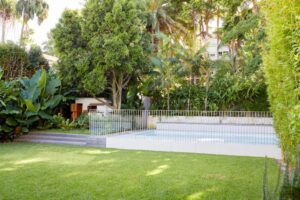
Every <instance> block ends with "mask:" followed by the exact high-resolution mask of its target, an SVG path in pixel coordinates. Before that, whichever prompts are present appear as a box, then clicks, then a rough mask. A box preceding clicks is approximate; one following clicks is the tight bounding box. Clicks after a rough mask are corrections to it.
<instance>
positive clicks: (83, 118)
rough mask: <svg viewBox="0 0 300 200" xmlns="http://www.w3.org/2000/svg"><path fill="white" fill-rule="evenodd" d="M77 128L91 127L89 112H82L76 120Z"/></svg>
mask: <svg viewBox="0 0 300 200" xmlns="http://www.w3.org/2000/svg"><path fill="white" fill-rule="evenodd" d="M75 122H76V126H77V128H81V129H88V128H89V115H88V113H82V114H81V115H80V116H79V117H78V118H77V119H76V120H75Z"/></svg>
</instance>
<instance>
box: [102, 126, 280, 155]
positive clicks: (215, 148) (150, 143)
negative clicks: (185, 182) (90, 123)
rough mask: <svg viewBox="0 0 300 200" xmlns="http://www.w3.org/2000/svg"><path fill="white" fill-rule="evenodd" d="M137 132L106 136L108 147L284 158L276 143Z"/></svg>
mask: <svg viewBox="0 0 300 200" xmlns="http://www.w3.org/2000/svg"><path fill="white" fill-rule="evenodd" d="M137 133H139V132H129V133H125V134H117V135H109V136H106V148H118V149H132V150H151V151H166V152H187V153H203V154H218V155H234V156H252V157H265V156H267V157H269V158H275V159H281V158H282V156H281V150H280V147H279V146H278V145H276V144H238V143H222V142H214V141H199V140H176V139H172V138H168V139H163V140H162V139H160V138H153V137H149V138H147V137H136V134H137Z"/></svg>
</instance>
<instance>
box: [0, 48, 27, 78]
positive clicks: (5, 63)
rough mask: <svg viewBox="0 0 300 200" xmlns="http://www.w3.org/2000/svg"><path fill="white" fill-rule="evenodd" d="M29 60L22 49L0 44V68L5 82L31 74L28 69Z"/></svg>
mask: <svg viewBox="0 0 300 200" xmlns="http://www.w3.org/2000/svg"><path fill="white" fill-rule="evenodd" d="M28 65H29V59H28V55H27V53H26V51H25V49H24V48H22V47H20V46H18V45H16V44H13V43H2V44H0V66H1V67H2V69H3V71H4V73H3V76H2V78H3V79H5V80H9V79H15V78H17V77H20V76H26V75H29V74H31V71H30V70H29V69H28Z"/></svg>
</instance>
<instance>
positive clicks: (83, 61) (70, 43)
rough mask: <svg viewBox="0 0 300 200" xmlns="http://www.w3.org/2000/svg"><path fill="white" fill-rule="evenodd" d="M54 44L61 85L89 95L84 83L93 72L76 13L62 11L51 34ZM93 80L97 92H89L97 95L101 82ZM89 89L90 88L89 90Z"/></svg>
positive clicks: (79, 20)
mask: <svg viewBox="0 0 300 200" xmlns="http://www.w3.org/2000/svg"><path fill="white" fill-rule="evenodd" d="M51 36H52V39H53V40H52V41H53V43H54V52H55V53H56V55H57V56H58V57H59V62H58V64H57V66H56V69H57V71H58V74H59V76H60V78H61V81H62V84H63V85H64V86H65V87H68V88H72V89H76V90H78V92H79V94H80V95H85V94H86V93H90V91H87V90H86V89H85V88H84V85H85V84H84V82H85V80H86V79H87V78H86V77H87V76H88V74H89V73H91V72H92V70H93V68H94V67H93V65H92V63H91V62H90V60H91V59H90V53H87V41H85V40H84V38H83V36H82V18H81V16H80V15H79V13H78V12H77V11H72V10H66V11H64V13H63V15H62V17H61V18H60V20H59V23H58V24H57V25H56V27H55V28H54V29H53V30H52V32H51ZM102 77H103V76H102V75H101V76H100V77H99V80H95V79H93V80H92V81H93V82H94V87H95V88H96V87H97V88H98V92H97V91H93V92H91V93H92V95H97V94H99V92H101V91H102V89H103V87H104V86H103V83H102V82H101V80H102V79H103V78H102ZM90 89H91V88H90Z"/></svg>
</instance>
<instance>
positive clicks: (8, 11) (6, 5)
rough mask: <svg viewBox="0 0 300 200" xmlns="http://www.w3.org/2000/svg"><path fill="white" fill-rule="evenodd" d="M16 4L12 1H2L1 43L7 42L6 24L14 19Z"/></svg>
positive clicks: (0, 11)
mask: <svg viewBox="0 0 300 200" xmlns="http://www.w3.org/2000/svg"><path fill="white" fill-rule="evenodd" d="M13 7H14V2H13V1H11V0H0V18H1V19H2V35H1V42H4V41H5V31H6V24H7V22H8V21H10V20H12V19H13V18H14V8H13Z"/></svg>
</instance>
